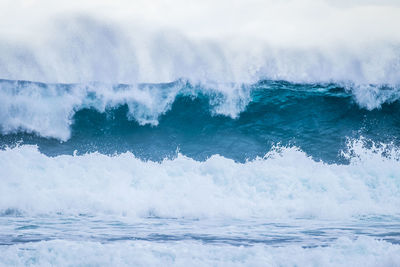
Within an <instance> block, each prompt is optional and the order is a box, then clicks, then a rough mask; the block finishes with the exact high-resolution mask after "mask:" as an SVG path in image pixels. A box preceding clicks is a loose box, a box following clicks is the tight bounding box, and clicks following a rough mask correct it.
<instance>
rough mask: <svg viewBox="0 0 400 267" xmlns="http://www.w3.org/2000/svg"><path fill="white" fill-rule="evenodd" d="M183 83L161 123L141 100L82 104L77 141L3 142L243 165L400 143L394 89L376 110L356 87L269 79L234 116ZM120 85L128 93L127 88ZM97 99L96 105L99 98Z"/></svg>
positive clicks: (24, 136) (12, 137) (330, 158)
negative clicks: (143, 116)
mask: <svg viewBox="0 0 400 267" xmlns="http://www.w3.org/2000/svg"><path fill="white" fill-rule="evenodd" d="M177 83H178V84H179V86H180V87H179V90H177V93H176V96H174V98H173V99H172V101H171V103H170V104H165V107H163V108H164V110H163V111H162V112H159V113H160V114H159V115H158V116H156V117H155V118H156V119H157V123H156V124H143V123H140V121H139V120H137V119H136V118H135V117H132V109H133V110H135V108H136V111H137V110H140V108H141V106H140V105H139V104H137V103H134V104H132V103H129V102H128V103H123V102H122V103H117V104H115V105H106V106H105V108H104V110H101V109H99V108H97V107H95V106H93V105H92V106H90V105H86V106H84V105H83V106H81V107H80V108H75V109H76V111H75V113H73V116H72V117H71V125H70V126H69V128H70V131H71V134H70V138H69V139H68V140H66V141H64V142H61V141H59V140H57V139H53V138H44V137H41V136H39V135H37V134H29V133H25V132H23V131H17V132H13V133H7V134H3V135H1V137H0V142H1V145H2V146H3V147H5V146H10V145H11V146H12V145H15V144H17V143H24V144H37V145H38V146H39V149H40V150H41V151H42V152H44V153H46V154H48V155H59V154H72V153H74V152H76V153H87V152H94V151H98V152H100V153H105V154H113V153H121V152H126V151H131V152H133V153H134V155H135V156H137V157H139V158H142V159H150V160H162V159H163V158H165V157H174V156H175V155H176V154H177V151H180V152H181V153H182V154H184V155H186V156H189V157H191V158H194V159H197V160H204V159H206V158H208V157H210V156H211V155H214V154H220V155H222V156H224V157H227V158H232V159H234V160H237V161H240V162H243V161H245V160H248V159H253V158H255V157H258V156H259V157H262V156H264V155H265V154H266V153H267V152H268V151H270V149H271V147H272V146H274V145H276V144H280V145H283V146H292V145H293V146H297V147H299V148H300V149H302V150H303V151H304V152H306V153H307V154H308V155H310V156H312V157H314V158H315V159H317V160H318V159H322V160H324V161H325V162H343V161H345V159H344V158H343V157H342V156H341V154H340V152H341V151H342V150H345V149H346V143H347V141H348V140H349V139H354V138H360V137H364V138H365V139H366V140H370V141H371V142H374V143H390V142H392V143H394V144H395V145H398V144H399V142H400V140H399V137H400V102H399V101H398V100H397V99H396V98H393V95H394V93H393V92H392V91H390V90H393V89H391V88H389V89H388V88H384V87H381V88H379V90H381V91H383V92H384V93H385V92H386V91H390V94H388V95H389V96H391V97H387V98H386V101H384V102H383V104H381V105H380V106H379V108H375V109H372V110H369V109H367V108H365V107H363V106H362V105H360V103H359V102H358V100H357V98H356V97H357V96H355V95H354V93H352V91H351V90H349V89H348V88H344V87H342V86H339V85H337V84H326V85H313V84H293V83H288V82H283V81H262V82H259V83H258V84H255V85H252V86H249V88H250V89H249V91H248V97H247V98H246V97H245V98H243V99H244V100H243V99H241V100H238V101H237V102H235V103H234V104H235V105H236V107H237V106H238V105H241V106H244V108H243V109H242V111H239V112H238V114H237V116H227V115H224V114H223V113H221V112H220V113H218V112H217V111H216V110H217V109H218V107H220V106H221V103H224V101H226V99H227V97H226V95H224V94H222V93H219V92H212V93H210V91H206V90H202V88H201V87H199V86H197V87H196V86H192V85H190V84H188V83H182V82H177ZM64 86H66V87H67V91H68V90H69V91H71V90H72V89H71V88H69V89H68V86H67V85H64ZM173 86H176V83H172V84H164V85H160V86H159V87H157V86H156V87H157V88H158V89H157V90H159V91H161V93H160V95H162V96H164V97H165V95H167V96H168V92H169V91H168V90H170V88H171V87H173ZM57 88H58V89H59V90H61V89H60V88H59V87H57ZM117 89H118V90H120V91H121V90H122V91H123V90H125V89H124V87H123V86H122V87H121V86H120V87H119V88H117ZM385 90H386V91H385ZM193 92H196V93H193ZM90 97H91V98H92V100H91V101H94V102H95V101H98V98H99V97H98V96H96V95H91V96H90ZM246 99H248V100H246ZM49 101H51V99H50V100H49ZM240 101H242V102H240ZM377 101H381V100H379V99H377ZM160 103H164V102H162V101H161V102H160ZM228 104H229V103H228ZM224 105H226V103H224ZM142 106H143V105H142ZM166 106H168V107H167V108H166ZM145 107H146V108H147V110H145V111H143V110H142V111H141V112H142V113H143V112H150V114H151V112H152V111H154V109H155V107H151V106H145Z"/></svg>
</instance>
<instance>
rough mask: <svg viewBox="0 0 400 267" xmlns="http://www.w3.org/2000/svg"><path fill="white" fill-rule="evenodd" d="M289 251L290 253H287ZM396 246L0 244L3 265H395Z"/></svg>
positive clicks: (365, 242) (399, 251)
mask: <svg viewBox="0 0 400 267" xmlns="http://www.w3.org/2000/svg"><path fill="white" fill-rule="evenodd" d="M289 255H290V256H289ZM399 262H400V246H399V245H394V244H390V243H388V242H385V241H378V240H374V239H373V238H368V237H360V238H359V239H357V240H354V241H353V240H349V239H347V238H339V239H338V240H337V241H335V242H334V243H333V245H332V246H329V247H315V248H302V247H300V246H295V245H289V246H286V247H272V246H262V245H255V246H251V247H243V246H240V247H235V246H217V245H210V244H202V243H197V242H191V241H181V242H174V243H171V242H170V243H156V242H146V241H126V242H114V243H98V242H74V241H64V240H54V241H42V242H38V243H26V244H18V245H13V246H8V247H3V248H2V249H1V250H0V265H4V266H26V265H29V266H54V265H57V266H86V265H95V266H132V265H134V266H189V265H190V266H366V267H367V266H371V267H372V266H396V265H397V264H398V263H399Z"/></svg>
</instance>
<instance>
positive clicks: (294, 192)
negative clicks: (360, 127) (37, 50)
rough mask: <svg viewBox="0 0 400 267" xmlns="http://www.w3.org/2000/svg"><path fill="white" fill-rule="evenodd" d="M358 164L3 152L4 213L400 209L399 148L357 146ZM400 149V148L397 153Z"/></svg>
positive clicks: (208, 214)
mask: <svg viewBox="0 0 400 267" xmlns="http://www.w3.org/2000/svg"><path fill="white" fill-rule="evenodd" d="M350 151H351V152H350V153H348V156H351V157H352V160H351V164H350V165H336V164H332V165H328V164H325V163H323V162H315V161H313V160H312V159H311V158H309V157H308V156H307V155H306V154H305V153H303V152H301V151H299V150H297V149H296V148H281V149H277V150H273V151H272V152H270V153H269V154H268V155H267V156H266V158H265V159H257V160H254V161H250V162H246V163H244V164H240V163H235V162H234V161H232V160H230V159H226V158H224V157H221V156H218V155H215V156H213V157H211V158H210V159H208V160H206V161H205V162H198V161H195V160H193V159H190V158H186V157H184V156H182V155H180V156H179V157H178V158H176V159H174V160H164V161H163V162H161V163H157V162H151V161H148V162H144V161H141V160H139V159H137V158H135V157H134V155H132V154H131V153H124V154H120V155H115V156H106V155H102V154H98V153H92V154H87V155H82V156H68V155H63V156H57V157H47V156H45V155H43V154H41V153H40V152H39V151H38V150H37V148H36V147H35V146H21V147H16V148H13V149H7V150H4V151H0V169H1V170H2V171H1V174H0V210H1V211H3V212H6V213H7V212H8V211H16V212H21V213H26V214H32V215H35V214H55V213H59V212H61V213H64V214H71V215H77V214H81V213H83V214H95V215H102V214H103V215H105V214H112V215H116V216H128V217H133V218H135V217H138V216H139V217H146V216H160V217H189V218H203V217H204V218H226V217H228V218H248V217H262V218H298V217H303V218H304V217H305V218H314V217H315V218H351V217H357V216H364V215H398V214H399V213H400V209H399V207H400V176H399V174H400V163H399V161H398V152H396V150H393V151H392V152H390V151H389V150H386V152H385V153H386V156H385V157H384V156H383V155H382V153H381V152H382V151H379V150H377V149H365V148H363V146H362V144H361V141H357V142H355V143H354V144H353V145H352V149H351V150H350ZM396 153H397V154H396Z"/></svg>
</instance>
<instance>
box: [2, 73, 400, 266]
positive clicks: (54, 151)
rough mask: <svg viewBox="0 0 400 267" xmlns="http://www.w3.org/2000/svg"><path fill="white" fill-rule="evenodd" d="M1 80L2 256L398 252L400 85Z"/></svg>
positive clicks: (380, 261)
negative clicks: (109, 82)
mask: <svg viewBox="0 0 400 267" xmlns="http://www.w3.org/2000/svg"><path fill="white" fill-rule="evenodd" d="M220 88H225V89H224V90H221V89H220ZM0 89H1V90H0V102H1V103H0V111H1V112H0V125H1V136H0V146H1V150H0V170H1V174H0V178H1V179H0V264H1V265H5V266H6V265H32V266H36V265H37V266H44V265H110V264H111V265H132V264H134V265H163V264H171V265H182V266H183V265H229V266H235V265H243V264H245V265H277V266H278V265H279V266H282V265H284V266H287V265H288V266H291V265H312V266H330V265H332V266H337V265H348V266H350V265H352V266H355V265H361V264H363V265H365V266H386V265H387V266H395V265H397V264H399V263H400V245H399V244H400V162H399V159H400V149H399V146H400V143H399V142H400V140H399V138H400V101H399V98H400V89H399V87H395V86H390V85H373V84H371V85H368V86H364V87H361V86H357V85H355V84H349V83H347V84H344V83H293V82H287V81H280V80H261V81H259V82H256V83H253V84H234V83H230V84H226V83H224V84H206V85H204V84H200V83H198V84H193V83H191V82H189V81H188V80H184V79H179V80H177V81H175V82H171V83H157V84H153V83H143V84H136V85H134V84H107V83H100V82H96V83H85V84H82V83H75V84H57V83H41V82H31V81H23V80H1V81H0ZM288 255H290V257H289V256H288Z"/></svg>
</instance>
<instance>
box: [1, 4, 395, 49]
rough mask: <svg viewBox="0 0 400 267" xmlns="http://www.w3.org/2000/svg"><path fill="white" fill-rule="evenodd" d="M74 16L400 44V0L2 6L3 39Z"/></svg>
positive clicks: (187, 29) (267, 36)
mask: <svg viewBox="0 0 400 267" xmlns="http://www.w3.org/2000/svg"><path fill="white" fill-rule="evenodd" d="M73 15H87V16H91V17H95V18H98V19H100V20H106V21H111V22H115V23H119V24H120V25H123V27H127V28H129V27H131V26H132V27H134V26H135V25H136V26H138V27H153V28H168V29H171V30H177V31H179V32H180V33H183V34H185V35H187V36H192V37H199V38H216V37H221V38H228V37H234V38H235V37H240V36H251V37H252V38H258V39H264V40H268V41H269V42H274V43H275V42H277V43H280V44H285V43H288V42H298V43H299V44H301V43H306V44H313V43H318V42H321V41H323V42H326V41H339V42H345V41H346V42H347V41H349V40H353V41H360V40H361V41H366V42H368V41H370V40H381V39H384V40H386V39H390V40H395V41H399V40H400V30H399V26H398V25H400V1H398V0H393V1H391V0H387V1H372V0H367V1H362V0H353V1H348V0H339V1H337V0H335V1H334V0H329V1H323V0H313V1H311V0H298V1H295V0H286V1H268V0H246V1H244V0H243V1H238V0H233V1H232V0H219V1H215V0H202V1H194V0H173V1H172V0H153V1H148V0H134V1H128V0H118V1H105V0H100V1H88V0H80V1H48V0H2V1H1V2H0V21H1V24H2V25H3V26H2V27H1V32H2V35H3V37H4V35H9V36H11V35H15V34H19V33H21V32H28V33H32V32H37V31H40V30H45V27H46V26H45V25H49V24H50V25H51V24H52V23H53V21H54V20H56V19H63V18H67V17H68V16H73ZM35 27H38V28H35Z"/></svg>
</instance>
